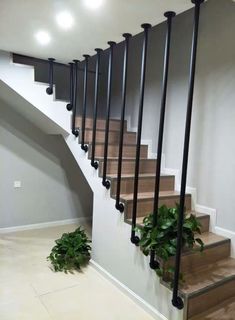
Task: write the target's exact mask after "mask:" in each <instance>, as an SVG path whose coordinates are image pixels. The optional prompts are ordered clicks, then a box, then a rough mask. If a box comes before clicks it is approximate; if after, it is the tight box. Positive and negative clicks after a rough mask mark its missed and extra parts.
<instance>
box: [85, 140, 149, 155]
mask: <svg viewBox="0 0 235 320" xmlns="http://www.w3.org/2000/svg"><path fill="white" fill-rule="evenodd" d="M104 144H105V143H104V142H96V144H95V145H96V146H102V145H104ZM89 146H91V147H92V143H89ZM110 146H115V147H118V148H119V143H109V147H110ZM123 147H136V145H133V144H131V143H123ZM141 147H148V145H147V144H141ZM122 159H123V158H122Z"/></svg>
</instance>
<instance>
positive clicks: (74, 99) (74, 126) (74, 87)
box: [72, 60, 79, 137]
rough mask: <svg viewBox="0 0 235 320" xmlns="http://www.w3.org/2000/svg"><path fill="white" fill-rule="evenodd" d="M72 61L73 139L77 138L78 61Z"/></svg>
mask: <svg viewBox="0 0 235 320" xmlns="http://www.w3.org/2000/svg"><path fill="white" fill-rule="evenodd" d="M73 61H74V83H73V104H72V106H73V109H72V111H73V113H72V134H73V135H74V136H75V137H78V134H79V132H78V130H77V129H76V115H77V94H78V62H79V60H73Z"/></svg>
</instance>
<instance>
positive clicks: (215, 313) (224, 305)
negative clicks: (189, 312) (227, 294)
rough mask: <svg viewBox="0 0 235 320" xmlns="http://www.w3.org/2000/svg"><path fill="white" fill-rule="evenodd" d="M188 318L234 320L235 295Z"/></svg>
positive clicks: (192, 319)
mask: <svg viewBox="0 0 235 320" xmlns="http://www.w3.org/2000/svg"><path fill="white" fill-rule="evenodd" d="M189 320H235V297H232V298H230V299H227V300H225V301H223V302H221V303H219V304H218V305H216V306H215V307H214V308H210V309H209V310H207V311H206V312H203V313H201V314H199V315H197V316H195V317H192V318H190V319H189Z"/></svg>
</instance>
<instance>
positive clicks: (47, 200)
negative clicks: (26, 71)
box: [0, 102, 93, 228]
mask: <svg viewBox="0 0 235 320" xmlns="http://www.w3.org/2000/svg"><path fill="white" fill-rule="evenodd" d="M0 114H1V117H0V137H1V138H0V159H1V160H0V176H1V180H0V228H4V227H12V226H18V225H27V224H34V223H40V222H48V221H56V220H64V219H73V218H79V217H89V216H91V215H92V198H93V195H92V191H91V190H90V188H89V186H88V184H87V182H86V180H85V178H84V177H83V174H82V172H81V171H80V169H79V167H78V166H77V163H76V161H75V160H74V158H73V156H72V154H71V152H70V151H69V149H68V148H67V146H66V144H65V142H64V141H63V138H62V137H60V136H48V135H45V134H44V133H43V132H41V131H40V130H39V129H38V128H36V127H35V126H34V125H33V124H31V123H30V122H29V121H28V120H26V119H24V118H23V117H22V116H21V115H19V114H17V113H16V112H15V111H14V110H13V109H11V108H10V107H9V106H7V105H5V104H4V103H3V102H0ZM15 180H20V181H21V182H22V188H20V189H15V188H14V187H13V183H14V181H15Z"/></svg>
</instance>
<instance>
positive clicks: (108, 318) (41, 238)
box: [0, 225, 153, 320]
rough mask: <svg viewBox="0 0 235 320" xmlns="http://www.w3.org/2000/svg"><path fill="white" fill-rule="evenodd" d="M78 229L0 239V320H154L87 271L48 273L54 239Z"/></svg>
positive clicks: (69, 227) (67, 227) (23, 233)
mask: <svg viewBox="0 0 235 320" xmlns="http://www.w3.org/2000/svg"><path fill="white" fill-rule="evenodd" d="M76 227H77V226H76V225H65V226H59V227H53V228H45V229H39V230H28V231H21V232H14V233H8V234H4V235H0V319H1V320H75V319H76V320H90V319H92V320H123V319H125V320H132V319H133V320H152V319H153V318H152V317H150V316H149V315H148V314H147V313H145V311H144V310H142V309H141V308H139V307H138V306H137V305H136V304H135V303H134V302H133V301H132V300H131V299H130V298H128V297H127V296H125V295H124V294H123V293H122V292H121V291H119V290H118V289H117V288H116V287H115V286H114V285H113V284H111V283H110V282H109V281H107V280H106V279H104V278H103V277H102V276H101V275H100V274H99V273H98V272H97V271H96V270H95V269H94V268H92V267H91V266H88V267H87V268H86V269H85V270H84V272H82V273H77V272H76V273H75V274H67V275H66V274H64V273H54V272H52V271H51V269H50V268H49V263H48V262H47V261H46V257H47V256H48V254H49V253H50V250H51V248H52V246H53V245H54V241H55V239H57V238H59V237H60V236H61V235H62V233H63V232H69V231H73V230H74V229H75V228H76ZM84 227H85V228H86V230H87V233H88V234H90V233H91V229H90V226H89V225H86V226H84Z"/></svg>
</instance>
